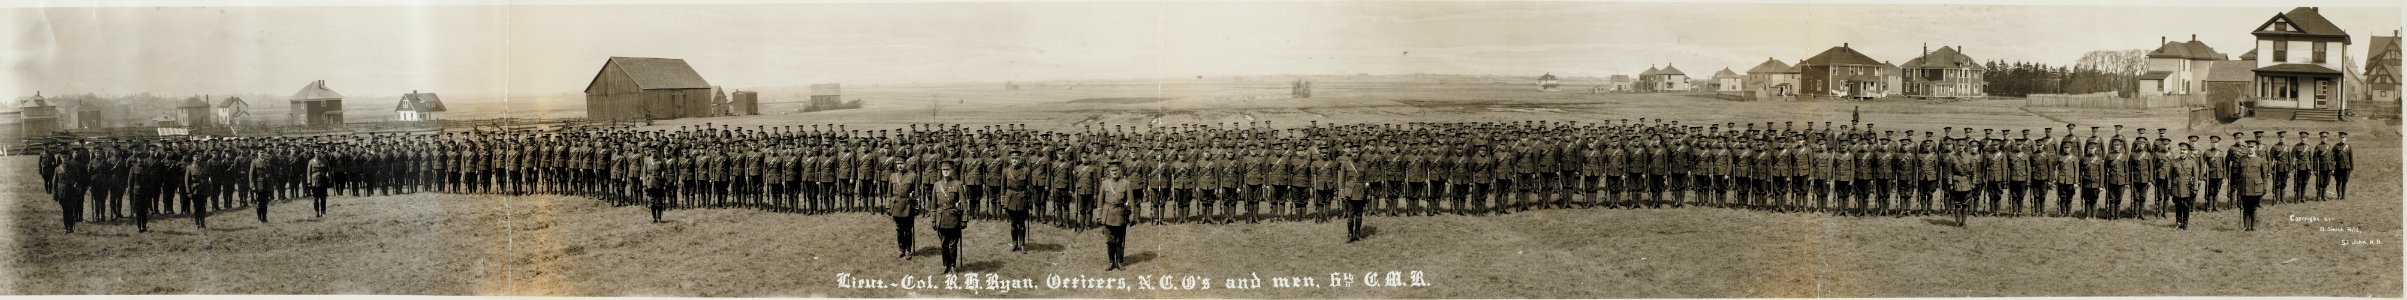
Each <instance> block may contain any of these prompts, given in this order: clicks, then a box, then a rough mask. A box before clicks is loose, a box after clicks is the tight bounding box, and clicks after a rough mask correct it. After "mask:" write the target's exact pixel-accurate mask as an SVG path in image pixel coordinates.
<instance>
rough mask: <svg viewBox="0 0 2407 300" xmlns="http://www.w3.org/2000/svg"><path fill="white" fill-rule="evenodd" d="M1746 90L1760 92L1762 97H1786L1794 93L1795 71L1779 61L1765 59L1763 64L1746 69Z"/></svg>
mask: <svg viewBox="0 0 2407 300" xmlns="http://www.w3.org/2000/svg"><path fill="white" fill-rule="evenodd" d="M1746 76H1747V77H1746V83H1745V84H1746V86H1745V87H1744V88H1745V89H1747V90H1751V91H1760V92H1762V93H1763V94H1764V96H1788V95H1791V94H1795V93H1796V86H1797V84H1796V82H1797V71H1796V70H1795V67H1792V66H1790V65H1789V64H1788V63H1787V62H1782V61H1780V59H1775V58H1769V57H1766V58H1764V59H1763V63H1760V64H1755V67H1754V68H1747V75H1746Z"/></svg>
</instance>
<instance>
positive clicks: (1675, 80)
mask: <svg viewBox="0 0 2407 300" xmlns="http://www.w3.org/2000/svg"><path fill="white" fill-rule="evenodd" d="M1638 85H1639V87H1638V89H1639V91H1644V92H1681V91H1688V90H1689V89H1690V86H1691V84H1690V83H1689V82H1688V73H1686V72H1681V71H1680V68H1677V67H1672V66H1671V65H1664V66H1663V68H1662V69H1656V68H1655V67H1654V66H1647V67H1646V72H1639V73H1638Z"/></svg>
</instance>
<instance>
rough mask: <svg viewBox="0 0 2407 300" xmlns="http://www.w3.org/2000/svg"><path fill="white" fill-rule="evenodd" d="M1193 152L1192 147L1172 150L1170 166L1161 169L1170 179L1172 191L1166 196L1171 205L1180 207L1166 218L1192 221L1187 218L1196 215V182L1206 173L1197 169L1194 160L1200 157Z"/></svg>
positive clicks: (1176, 220) (1177, 220) (1181, 221)
mask: <svg viewBox="0 0 2407 300" xmlns="http://www.w3.org/2000/svg"><path fill="white" fill-rule="evenodd" d="M1193 153H1194V152H1191V150H1190V149H1178V150H1174V151H1172V154H1171V156H1170V165H1169V167H1167V168H1166V169H1164V170H1161V171H1159V172H1161V173H1162V176H1163V177H1166V178H1167V179H1169V181H1170V188H1171V192H1170V194H1168V195H1167V196H1169V197H1166V198H1169V199H1170V200H1169V203H1170V205H1172V206H1177V207H1178V209H1177V210H1176V212H1177V213H1176V214H1169V215H1166V218H1168V219H1170V220H1172V221H1174V222H1179V223H1186V222H1188V221H1191V220H1189V219H1187V218H1189V217H1191V216H1194V215H1195V214H1194V213H1195V210H1194V209H1195V203H1196V202H1197V200H1196V194H1195V189H1196V187H1197V184H1196V182H1197V179H1198V177H1202V176H1204V174H1202V173H1199V172H1197V171H1196V163H1195V162H1194V161H1195V160H1199V159H1200V157H1194V156H1193V155H1194V154H1193ZM1207 164H1208V163H1207Z"/></svg>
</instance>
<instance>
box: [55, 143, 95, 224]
mask: <svg viewBox="0 0 2407 300" xmlns="http://www.w3.org/2000/svg"><path fill="white" fill-rule="evenodd" d="M66 147H68V148H70V149H72V150H68V153H67V154H63V155H62V156H63V157H64V158H62V159H61V160H60V161H59V162H58V163H57V165H56V166H52V167H51V169H50V170H48V171H49V172H50V174H51V177H52V178H53V179H52V181H51V182H50V183H51V187H50V191H51V192H50V196H51V197H52V198H53V199H55V201H56V202H58V205H59V219H60V221H61V222H62V223H61V224H60V225H61V226H65V227H66V230H67V233H70V234H72V233H75V222H78V221H82V220H83V211H84V189H85V186H84V184H83V183H84V180H83V179H84V178H89V177H90V176H88V175H85V174H84V168H85V166H86V163H88V162H89V161H90V156H89V155H90V154H88V153H87V152H85V150H84V148H83V147H84V146H83V145H70V146H66Z"/></svg>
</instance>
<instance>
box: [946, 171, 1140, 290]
mask: <svg viewBox="0 0 2407 300" xmlns="http://www.w3.org/2000/svg"><path fill="white" fill-rule="evenodd" d="M936 176H937V178H936V180H932V181H930V182H929V183H928V185H927V189H928V190H927V193H926V194H927V195H928V201H929V202H930V203H929V205H930V206H931V207H934V208H935V209H934V212H935V213H936V216H935V219H936V220H935V221H936V224H935V225H936V226H935V227H936V237H937V238H939V239H943V241H942V244H938V245H939V246H938V249H940V250H941V251H943V252H944V273H948V274H949V273H953V269H954V268H958V267H960V266H961V229H962V228H967V227H969V216H967V215H966V214H967V211H965V210H963V209H962V206H963V205H968V204H967V203H964V202H963V201H964V200H963V199H962V195H961V189H962V188H963V183H962V182H961V180H960V179H955V178H954V175H953V162H952V161H944V162H939V163H937V165H936ZM1123 220H1126V219H1123Z"/></svg>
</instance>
